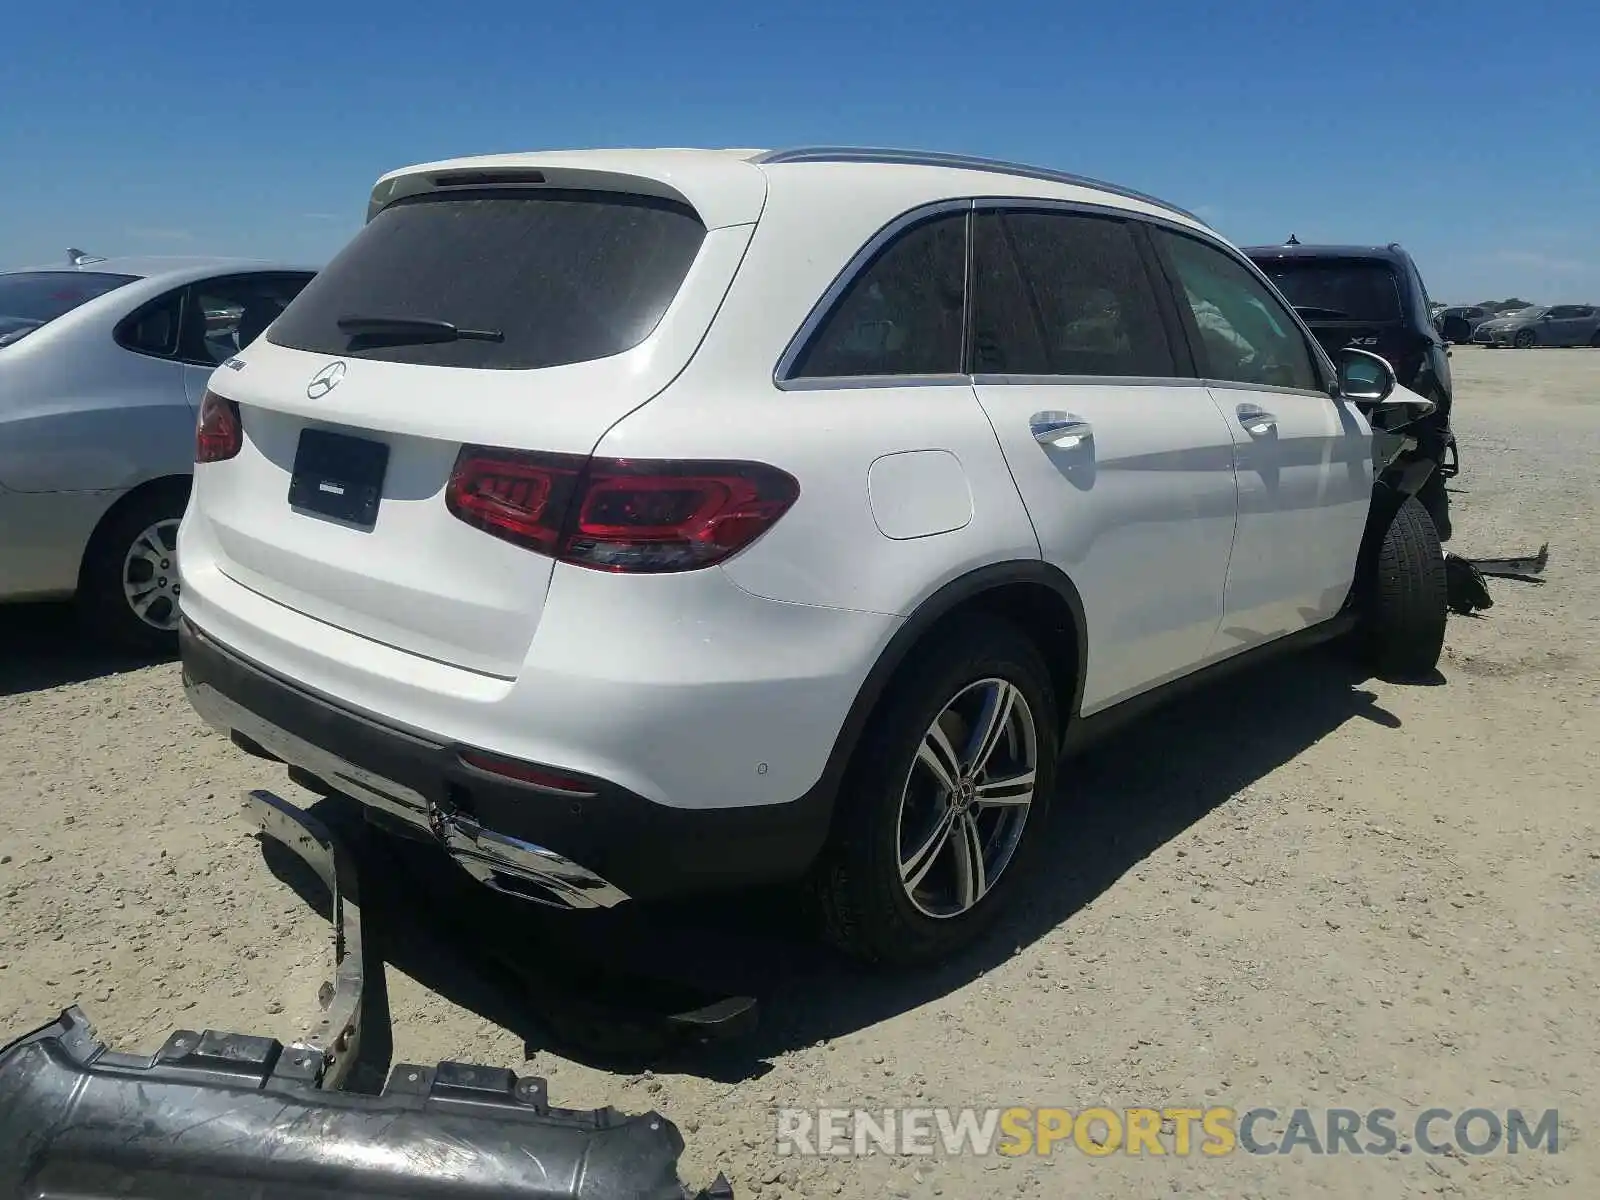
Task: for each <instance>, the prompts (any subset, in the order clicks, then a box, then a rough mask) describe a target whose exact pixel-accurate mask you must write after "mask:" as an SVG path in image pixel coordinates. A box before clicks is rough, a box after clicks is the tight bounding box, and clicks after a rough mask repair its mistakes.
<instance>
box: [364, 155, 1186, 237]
mask: <svg viewBox="0 0 1600 1200" xmlns="http://www.w3.org/2000/svg"><path fill="white" fill-rule="evenodd" d="M803 164H832V165H834V166H841V165H857V166H869V167H873V168H875V169H883V168H888V169H901V170H922V171H927V170H930V169H931V170H942V171H949V172H977V173H982V174H987V175H1001V176H1009V177H1011V178H1013V179H1024V180H1030V181H1033V183H1034V184H1035V185H1037V184H1039V183H1044V184H1047V185H1048V184H1057V185H1060V186H1062V187H1064V188H1075V189H1081V190H1087V191H1091V192H1097V193H1100V195H1101V198H1102V200H1104V199H1105V198H1107V197H1110V198H1114V200H1113V201H1112V202H1113V203H1116V202H1117V201H1121V202H1123V203H1121V204H1118V206H1119V207H1126V206H1127V204H1126V202H1129V201H1131V202H1133V203H1134V204H1136V205H1146V206H1149V207H1151V208H1155V209H1158V210H1162V211H1164V212H1167V213H1172V214H1175V215H1177V216H1178V217H1180V218H1182V219H1183V220H1185V221H1187V222H1191V223H1193V224H1195V225H1200V226H1203V225H1204V224H1205V223H1204V222H1203V221H1201V220H1200V218H1198V217H1196V216H1195V215H1194V214H1193V213H1189V212H1186V211H1185V210H1183V209H1181V208H1178V207H1177V206H1175V205H1172V204H1169V203H1167V202H1166V201H1164V200H1158V199H1156V198H1155V197H1153V196H1148V195H1146V194H1144V193H1143V192H1137V191H1134V190H1132V189H1130V188H1124V187H1121V186H1119V185H1117V184H1112V183H1106V182H1104V181H1102V180H1097V179H1090V178H1087V177H1085V176H1081V175H1073V174H1069V173H1067V172H1064V171H1055V170H1051V169H1049V168H1046V167H1036V166H1029V165H1027V164H1025V163H1012V162H1003V161H1000V160H998V159H989V158H975V157H971V156H968V155H961V154H939V153H931V152H924V151H917V150H897V149H880V148H873V147H849V146H812V147H801V148H796V149H789V150H748V149H730V150H713V149H685V148H673V149H655V150H642V149H636V150H629V149H611V150H554V151H543V152H528V153H520V154H491V155H478V156H474V157H470V158H456V159H447V160H441V161H438V162H431V163H420V164H417V165H415V166H409V167H404V168H401V169H399V170H396V171H391V172H389V173H388V174H386V175H384V176H382V177H381V178H380V179H379V180H378V182H377V184H376V185H375V186H374V188H373V191H372V203H371V206H370V208H369V217H370V215H371V214H372V213H374V212H376V211H377V210H378V209H379V208H381V207H383V206H384V205H385V204H388V203H390V202H392V201H394V200H397V199H400V198H401V197H403V196H406V195H411V194H415V193H416V192H419V191H427V190H431V189H432V188H441V187H449V186H478V187H482V186H493V185H494V184H497V183H500V184H514V183H517V182H519V181H522V182H539V183H545V184H550V185H554V186H558V187H559V186H561V185H563V184H567V185H568V186H573V187H582V186H585V185H587V186H591V187H592V186H596V185H599V186H605V185H606V183H607V181H608V180H610V181H617V180H619V179H621V178H624V177H625V178H628V179H629V180H632V181H641V180H645V181H653V182H654V183H656V184H658V185H660V188H661V191H662V194H663V195H665V196H667V197H669V198H673V199H678V200H681V201H683V202H685V203H687V204H689V205H690V206H691V207H692V208H694V209H695V210H696V211H697V212H699V214H700V216H701V219H702V220H704V221H705V223H706V224H707V226H709V227H712V228H715V227H718V226H721V225H730V224H741V223H747V222H748V221H752V220H754V219H755V216H756V215H757V214H759V212H760V208H761V198H762V197H763V196H764V195H765V190H766V182H767V171H766V169H767V168H771V167H789V166H798V165H803ZM430 177H431V178H430ZM519 177H520V178H519Z"/></svg>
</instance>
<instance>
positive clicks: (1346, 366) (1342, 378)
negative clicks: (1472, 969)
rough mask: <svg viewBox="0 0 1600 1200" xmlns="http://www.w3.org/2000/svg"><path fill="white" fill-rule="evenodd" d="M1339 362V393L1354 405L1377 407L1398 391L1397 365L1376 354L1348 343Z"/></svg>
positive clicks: (1340, 353) (1341, 352)
mask: <svg viewBox="0 0 1600 1200" xmlns="http://www.w3.org/2000/svg"><path fill="white" fill-rule="evenodd" d="M1338 365H1339V394H1340V395H1341V396H1343V397H1344V398H1345V399H1346V400H1349V401H1350V402H1351V403H1352V404H1357V405H1360V406H1362V407H1363V408H1368V407H1374V408H1375V407H1376V406H1378V405H1379V404H1382V403H1383V402H1384V401H1385V400H1387V399H1388V398H1389V396H1390V395H1391V394H1392V393H1393V392H1394V389H1395V386H1396V380H1395V377H1394V368H1393V367H1391V366H1390V365H1389V363H1388V361H1387V360H1386V359H1383V358H1379V357H1378V356H1377V355H1376V354H1372V353H1369V352H1368V351H1366V350H1357V349H1356V348H1355V347H1354V346H1346V347H1345V348H1344V349H1343V350H1341V351H1339V364H1338Z"/></svg>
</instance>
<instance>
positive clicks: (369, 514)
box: [289, 429, 389, 529]
mask: <svg viewBox="0 0 1600 1200" xmlns="http://www.w3.org/2000/svg"><path fill="white" fill-rule="evenodd" d="M388 469H389V447H388V446H386V445H385V444H384V443H382V442H375V441H371V440H370V439H368V438H360V437H352V436H351V435H350V434H347V433H335V432H333V431H332V430H329V429H302V430H301V431H300V442H299V445H298V446H297V447H296V448H295V455H294V474H293V475H292V476H291V477H290V480H289V504H290V506H291V507H293V508H296V509H299V510H301V511H303V512H310V513H316V514H318V515H319V516H324V517H332V518H333V519H334V520H336V521H342V522H345V523H348V524H351V525H357V526H361V527H363V528H366V529H370V528H372V526H374V525H375V524H377V521H378V502H379V500H380V499H381V498H382V496H383V478H384V475H385V474H386V473H387V471H388Z"/></svg>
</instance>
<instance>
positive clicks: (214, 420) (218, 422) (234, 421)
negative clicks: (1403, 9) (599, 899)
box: [194, 389, 244, 463]
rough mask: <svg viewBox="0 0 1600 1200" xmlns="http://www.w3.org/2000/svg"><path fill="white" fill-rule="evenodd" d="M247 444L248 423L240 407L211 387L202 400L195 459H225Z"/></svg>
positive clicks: (195, 442) (210, 460)
mask: <svg viewBox="0 0 1600 1200" xmlns="http://www.w3.org/2000/svg"><path fill="white" fill-rule="evenodd" d="M243 446H244V424H243V422H241V421H240V419H239V406H238V405H237V404H235V403H234V402H233V401H232V400H229V399H227V398H226V397H225V396H219V395H217V394H216V393H215V392H213V391H211V390H210V389H207V390H206V394H205V397H204V398H203V399H202V400H201V401H200V419H199V420H198V421H197V422H196V424H195V432H194V461H195V462H197V463H214V462H223V461H225V460H227V459H230V458H232V457H233V456H234V455H236V454H238V453H239V450H240V449H241V448H242V447H243Z"/></svg>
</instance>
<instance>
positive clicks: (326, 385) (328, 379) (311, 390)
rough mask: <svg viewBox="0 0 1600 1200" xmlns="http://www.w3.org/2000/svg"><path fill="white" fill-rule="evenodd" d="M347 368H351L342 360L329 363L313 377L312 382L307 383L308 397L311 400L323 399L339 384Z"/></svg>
mask: <svg viewBox="0 0 1600 1200" xmlns="http://www.w3.org/2000/svg"><path fill="white" fill-rule="evenodd" d="M347 370H349V368H348V367H346V366H345V364H344V363H343V362H342V361H339V362H331V363H329V364H328V365H327V366H325V367H323V368H322V370H320V371H318V372H317V373H316V374H315V375H313V376H312V377H311V382H310V383H308V384H306V397H307V398H308V399H311V400H321V399H322V398H323V397H324V396H326V395H327V394H328V393H329V392H331V391H333V389H334V388H336V387H338V386H339V383H340V381H341V380H343V379H344V373H345V372H346V371H347Z"/></svg>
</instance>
